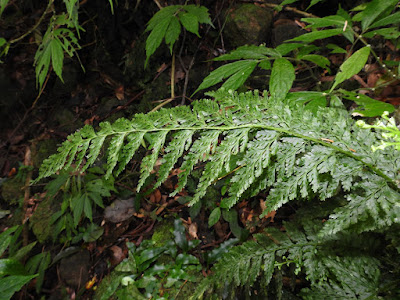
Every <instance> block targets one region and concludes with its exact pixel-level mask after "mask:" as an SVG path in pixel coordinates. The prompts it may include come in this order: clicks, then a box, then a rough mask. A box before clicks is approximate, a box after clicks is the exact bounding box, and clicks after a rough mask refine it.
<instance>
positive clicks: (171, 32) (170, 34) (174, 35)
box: [165, 18, 181, 54]
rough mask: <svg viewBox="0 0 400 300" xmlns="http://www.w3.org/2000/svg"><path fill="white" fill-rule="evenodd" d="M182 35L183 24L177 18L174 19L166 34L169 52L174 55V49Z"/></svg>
mask: <svg viewBox="0 0 400 300" xmlns="http://www.w3.org/2000/svg"><path fill="white" fill-rule="evenodd" d="M180 34H181V24H180V23H179V21H178V19H177V18H172V19H171V22H170V23H169V26H168V29H167V32H166V33H165V43H166V44H167V45H169V51H170V53H171V54H172V49H173V47H174V44H175V42H176V40H177V39H178V37H179V35H180Z"/></svg>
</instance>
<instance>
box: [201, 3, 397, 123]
mask: <svg viewBox="0 0 400 300" xmlns="http://www.w3.org/2000/svg"><path fill="white" fill-rule="evenodd" d="M292 2H294V1H285V3H286V4H290V3H292ZM318 2H320V1H312V2H311V4H310V7H311V6H312V5H315V4H316V3H318ZM396 4H397V1H387V2H382V1H378V0H376V1H372V2H370V3H368V4H367V5H366V6H365V7H364V8H363V10H362V11H361V12H359V13H357V14H355V15H354V16H353V17H351V16H350V15H349V14H348V13H347V12H346V11H344V10H343V9H339V10H338V12H337V14H336V15H331V16H327V17H323V18H303V19H302V21H304V22H306V23H308V24H309V25H308V26H307V27H308V28H310V29H312V31H311V32H309V33H306V34H303V35H300V36H298V37H296V38H294V39H292V40H290V41H288V43H286V44H282V45H280V46H278V47H277V48H276V49H271V48H267V47H266V46H264V45H260V46H254V45H245V46H241V47H239V48H237V49H235V50H233V51H231V52H230V53H228V54H225V55H221V56H219V57H217V58H215V59H214V61H227V60H229V61H233V62H230V63H227V64H225V65H223V66H221V67H219V68H217V69H215V70H214V71H212V72H211V73H210V74H209V75H208V76H207V77H206V78H205V79H204V80H203V82H202V83H201V84H200V86H199V87H198V88H197V90H196V91H195V92H194V93H196V92H198V91H200V90H203V89H207V88H209V87H211V86H214V85H216V84H219V83H221V82H223V81H224V82H223V84H222V86H221V87H222V88H225V89H233V90H236V89H238V88H239V87H240V86H242V85H243V84H244V83H245V81H246V80H247V78H248V77H249V76H250V75H251V73H252V72H253V71H254V70H255V68H256V67H259V68H261V69H265V70H269V69H271V65H272V71H271V78H270V81H269V91H270V93H271V95H273V96H274V97H275V98H282V97H281V95H275V94H276V93H281V94H282V95H286V93H287V91H288V90H289V89H290V88H291V86H292V84H293V81H294V80H295V72H294V67H293V63H296V64H297V65H304V64H307V63H310V62H311V63H312V64H314V65H316V66H318V67H320V68H323V69H325V70H327V71H328V72H330V68H329V65H330V62H329V60H328V59H327V58H326V57H324V56H323V55H321V54H319V53H321V52H322V51H326V48H327V49H329V48H331V49H332V52H334V53H337V52H338V51H339V52H344V53H347V52H346V51H345V50H343V49H341V48H340V49H338V48H339V47H337V46H335V45H333V48H332V45H327V46H326V48H325V49H324V47H317V46H314V45H310V43H312V42H314V41H316V40H320V39H326V38H330V37H333V36H341V35H342V36H344V37H345V38H346V39H347V40H348V41H349V42H350V43H351V44H352V49H353V48H355V47H359V46H358V41H362V43H364V44H365V47H362V48H360V49H358V50H357V51H355V52H354V53H353V54H352V55H350V54H348V57H347V59H346V60H345V61H344V62H343V64H342V65H341V66H340V68H339V72H338V73H337V74H336V76H335V80H334V82H333V84H332V86H331V88H330V89H329V90H328V91H326V95H325V96H330V95H341V94H342V95H341V96H342V97H343V98H344V99H349V100H352V101H355V102H356V103H357V104H359V105H360V109H358V110H356V111H355V113H357V114H359V115H362V116H380V115H381V114H382V113H383V112H384V111H385V110H388V111H389V112H393V110H394V108H393V106H391V105H390V104H386V103H382V102H378V101H375V100H374V99H372V98H369V97H368V96H365V95H359V94H358V93H356V92H350V91H343V90H336V88H337V87H338V86H339V84H341V83H343V82H344V81H345V80H347V79H350V78H351V77H353V76H354V75H356V74H358V73H359V72H360V71H361V70H362V68H363V67H364V65H365V64H366V62H367V60H368V59H369V58H370V57H371V55H372V56H374V57H375V58H377V55H376V53H375V51H374V50H373V49H372V47H371V45H369V44H368V40H367V39H370V38H372V37H375V36H377V35H381V36H383V37H385V38H388V39H397V38H398V37H399V36H400V32H399V31H398V29H397V27H396V26H397V24H399V23H400V21H399V20H400V18H398V17H397V18H396V17H392V15H390V12H391V11H392V10H393V9H394V8H395V6H396ZM394 15H396V16H398V13H395V14H394ZM358 22H361V27H362V31H361V32H359V31H358V30H357V28H358V26H359V24H358ZM387 25H392V26H391V27H388V28H379V27H382V26H387ZM377 28H379V29H377ZM293 42H296V43H293ZM328 46H329V47H328ZM284 56H288V57H287V58H285V57H284ZM273 61H274V63H273V64H272V62H273ZM378 62H379V63H381V62H380V61H379V59H378ZM393 77H395V78H398V75H396V74H393ZM360 97H362V99H359V98H360ZM282 99H283V98H282ZM328 103H329V101H323V103H322V102H318V103H316V102H314V106H315V105H316V104H318V105H327V104H328Z"/></svg>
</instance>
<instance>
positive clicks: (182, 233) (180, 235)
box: [174, 219, 188, 252]
mask: <svg viewBox="0 0 400 300" xmlns="http://www.w3.org/2000/svg"><path fill="white" fill-rule="evenodd" d="M174 237H175V243H176V244H177V245H178V246H179V248H181V249H182V250H183V252H186V251H187V250H188V241H187V239H186V230H185V227H184V226H183V225H182V221H181V220H180V219H176V220H174Z"/></svg>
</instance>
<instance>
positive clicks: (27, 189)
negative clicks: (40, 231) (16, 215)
mask: <svg viewBox="0 0 400 300" xmlns="http://www.w3.org/2000/svg"><path fill="white" fill-rule="evenodd" d="M32 146H33V148H34V147H35V145H34V144H33V145H32ZM24 165H25V166H27V167H29V166H32V153H31V148H30V147H29V146H27V147H26V151H25V158H24ZM31 180H32V169H30V170H28V173H27V174H26V179H25V185H24V203H23V210H22V211H23V219H22V225H23V226H24V227H23V232H22V244H23V246H27V245H28V243H29V231H28V225H27V224H25V223H26V221H27V220H28V216H27V210H28V203H29V198H30V194H31V188H30V182H31Z"/></svg>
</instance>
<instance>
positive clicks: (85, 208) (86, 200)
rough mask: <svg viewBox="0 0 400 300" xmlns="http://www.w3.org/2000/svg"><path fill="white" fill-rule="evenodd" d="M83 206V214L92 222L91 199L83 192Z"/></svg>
mask: <svg viewBox="0 0 400 300" xmlns="http://www.w3.org/2000/svg"><path fill="white" fill-rule="evenodd" d="M83 202H84V206H83V212H84V213H85V216H86V217H87V218H88V219H89V220H90V222H92V214H93V212H92V201H90V198H89V197H88V195H87V194H85V196H84V198H83Z"/></svg>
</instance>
